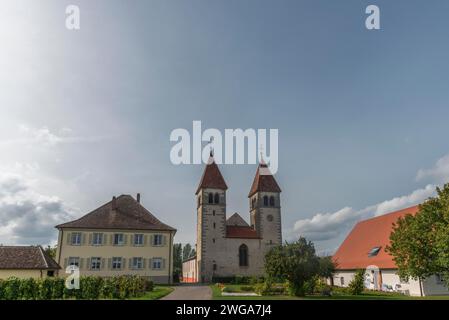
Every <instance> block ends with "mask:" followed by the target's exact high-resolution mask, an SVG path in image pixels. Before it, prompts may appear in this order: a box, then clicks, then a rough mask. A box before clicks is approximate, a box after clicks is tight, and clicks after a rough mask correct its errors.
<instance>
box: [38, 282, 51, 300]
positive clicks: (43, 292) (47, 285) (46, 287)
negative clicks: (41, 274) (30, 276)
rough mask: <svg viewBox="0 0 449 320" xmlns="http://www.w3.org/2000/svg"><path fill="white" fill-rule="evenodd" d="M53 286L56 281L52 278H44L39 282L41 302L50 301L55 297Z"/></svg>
mask: <svg viewBox="0 0 449 320" xmlns="http://www.w3.org/2000/svg"><path fill="white" fill-rule="evenodd" d="M53 285H54V279H52V278H44V279H42V280H41V281H39V284H38V287H39V289H38V290H39V294H38V299H39V300H50V299H51V298H52V297H53Z"/></svg>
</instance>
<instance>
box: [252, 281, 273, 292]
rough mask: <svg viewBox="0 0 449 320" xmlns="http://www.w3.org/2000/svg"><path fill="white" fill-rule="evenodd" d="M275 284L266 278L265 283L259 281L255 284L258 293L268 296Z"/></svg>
mask: <svg viewBox="0 0 449 320" xmlns="http://www.w3.org/2000/svg"><path fill="white" fill-rule="evenodd" d="M272 289H273V284H272V283H271V281H270V280H268V279H267V280H265V281H264V282H263V283H259V284H257V285H256V286H255V290H256V293H258V294H260V295H262V296H266V295H269V294H270V293H272Z"/></svg>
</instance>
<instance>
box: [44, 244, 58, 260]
mask: <svg viewBox="0 0 449 320" xmlns="http://www.w3.org/2000/svg"><path fill="white" fill-rule="evenodd" d="M44 252H45V253H46V254H48V255H49V256H50V257H52V258H53V259H56V246H54V247H51V246H50V245H48V246H47V247H46V248H45V249H44Z"/></svg>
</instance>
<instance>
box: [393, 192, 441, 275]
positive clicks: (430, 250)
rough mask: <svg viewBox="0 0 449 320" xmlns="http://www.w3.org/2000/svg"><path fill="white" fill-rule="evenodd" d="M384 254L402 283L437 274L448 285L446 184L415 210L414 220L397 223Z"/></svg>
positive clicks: (412, 218) (409, 218) (409, 217)
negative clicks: (386, 252)
mask: <svg viewBox="0 0 449 320" xmlns="http://www.w3.org/2000/svg"><path fill="white" fill-rule="evenodd" d="M386 250H387V251H388V252H389V253H390V254H391V255H392V256H393V260H394V262H395V263H396V265H397V266H398V273H399V276H400V277H401V278H403V279H407V278H412V279H423V278H426V277H429V276H431V275H434V274H441V275H442V276H443V278H444V279H445V281H446V283H447V284H449V184H446V185H444V187H443V188H442V189H440V188H437V196H436V197H432V198H429V199H428V200H427V201H425V202H424V203H423V204H421V205H420V206H419V211H418V213H417V214H416V215H415V216H412V215H407V216H405V217H403V218H400V219H398V221H397V222H396V223H395V225H394V227H393V231H392V233H391V235H390V245H389V246H388V247H387V248H386Z"/></svg>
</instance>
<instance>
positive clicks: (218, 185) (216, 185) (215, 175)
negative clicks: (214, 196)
mask: <svg viewBox="0 0 449 320" xmlns="http://www.w3.org/2000/svg"><path fill="white" fill-rule="evenodd" d="M203 188H212V189H221V190H227V189H228V186H227V185H226V182H225V180H224V178H223V176H222V175H221V172H220V169H218V166H217V164H216V163H215V161H214V158H213V157H210V158H209V162H208V164H207V165H206V168H205V169H204V172H203V176H202V177H201V180H200V184H199V185H198V189H197V190H196V192H195V194H198V192H199V191H200V189H203Z"/></svg>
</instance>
